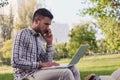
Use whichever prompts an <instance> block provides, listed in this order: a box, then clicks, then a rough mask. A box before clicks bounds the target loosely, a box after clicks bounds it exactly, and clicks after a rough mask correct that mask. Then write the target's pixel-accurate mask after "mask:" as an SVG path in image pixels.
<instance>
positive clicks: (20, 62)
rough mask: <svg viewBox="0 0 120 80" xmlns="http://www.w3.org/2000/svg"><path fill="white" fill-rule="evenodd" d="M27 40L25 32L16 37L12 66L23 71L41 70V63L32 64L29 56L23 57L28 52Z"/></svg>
mask: <svg viewBox="0 0 120 80" xmlns="http://www.w3.org/2000/svg"><path fill="white" fill-rule="evenodd" d="M25 40H26V34H25V31H21V32H19V33H18V34H17V35H16V37H15V40H14V43H13V49H12V50H13V52H12V61H11V63H12V66H13V67H15V68H21V69H33V68H39V66H40V65H39V62H32V61H30V60H27V57H28V56H24V57H23V56H22V54H24V51H25V50H26V45H25ZM29 57H30V56H29Z"/></svg>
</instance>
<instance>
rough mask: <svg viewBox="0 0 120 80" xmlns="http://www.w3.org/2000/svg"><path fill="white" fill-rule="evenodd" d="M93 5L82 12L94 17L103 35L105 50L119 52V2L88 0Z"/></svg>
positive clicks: (116, 0) (117, 0)
mask: <svg viewBox="0 0 120 80" xmlns="http://www.w3.org/2000/svg"><path fill="white" fill-rule="evenodd" d="M90 1H91V3H94V4H95V5H94V6H93V7H90V8H87V9H85V10H84V11H83V14H85V15H86V14H89V15H91V16H94V17H95V18H96V19H97V20H98V24H99V25H100V28H101V30H102V31H103V33H104V35H105V41H104V42H105V44H106V46H107V50H109V51H110V52H113V51H115V50H120V36H119V34H120V32H119V31H120V26H119V25H120V10H119V9H120V2H119V0H112V1H111V0H90Z"/></svg>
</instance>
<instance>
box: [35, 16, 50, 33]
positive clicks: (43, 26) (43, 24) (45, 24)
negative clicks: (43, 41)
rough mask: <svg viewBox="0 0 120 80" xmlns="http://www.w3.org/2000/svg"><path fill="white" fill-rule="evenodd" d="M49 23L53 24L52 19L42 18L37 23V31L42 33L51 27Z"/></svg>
mask: <svg viewBox="0 0 120 80" xmlns="http://www.w3.org/2000/svg"><path fill="white" fill-rule="evenodd" d="M49 25H51V19H50V18H48V17H44V18H42V19H40V20H39V21H38V23H37V26H36V28H37V32H38V33H41V34H42V35H43V34H44V33H45V32H46V31H47V30H48V29H49Z"/></svg>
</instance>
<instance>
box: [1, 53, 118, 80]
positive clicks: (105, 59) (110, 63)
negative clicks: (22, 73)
mask: <svg viewBox="0 0 120 80" xmlns="http://www.w3.org/2000/svg"><path fill="white" fill-rule="evenodd" d="M69 60H70V59H62V60H59V61H57V62H59V63H66V62H69ZM77 67H78V69H79V70H80V73H81V77H82V80H83V77H85V76H87V75H88V74H91V73H95V74H96V75H110V74H111V73H112V72H113V71H115V70H116V69H117V68H120V54H113V55H101V56H100V55H99V56H84V57H83V58H82V59H81V60H80V61H79V63H78V64H77ZM12 73H13V72H12V68H11V67H10V66H1V67H0V80H8V79H9V80H13V74H12Z"/></svg>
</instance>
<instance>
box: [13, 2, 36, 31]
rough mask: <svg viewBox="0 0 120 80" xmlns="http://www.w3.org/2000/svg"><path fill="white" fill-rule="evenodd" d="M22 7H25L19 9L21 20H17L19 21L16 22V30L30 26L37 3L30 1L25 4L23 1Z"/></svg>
mask: <svg viewBox="0 0 120 80" xmlns="http://www.w3.org/2000/svg"><path fill="white" fill-rule="evenodd" d="M22 5H23V6H19V7H18V17H19V18H17V21H16V22H15V28H16V29H18V30H19V29H23V28H25V27H28V26H30V23H31V22H32V14H33V13H34V9H35V5H36V2H35V0H29V1H27V4H25V2H24V1H23V2H22Z"/></svg>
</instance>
